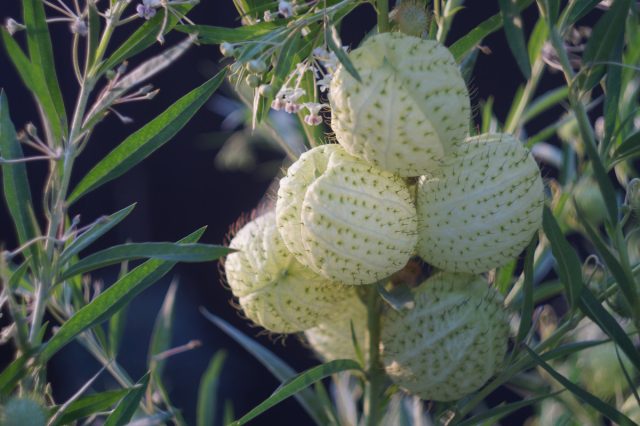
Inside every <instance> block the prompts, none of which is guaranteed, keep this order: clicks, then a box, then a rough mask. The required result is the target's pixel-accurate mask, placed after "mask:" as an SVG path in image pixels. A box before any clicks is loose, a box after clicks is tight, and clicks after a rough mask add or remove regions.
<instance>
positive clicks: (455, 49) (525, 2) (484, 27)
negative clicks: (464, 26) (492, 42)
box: [449, 0, 533, 63]
mask: <svg viewBox="0 0 640 426" xmlns="http://www.w3.org/2000/svg"><path fill="white" fill-rule="evenodd" d="M531 3H533V0H518V1H517V6H518V11H522V10H524V9H526V8H527V7H528V6H529V5H530V4H531ZM500 28H502V15H501V14H500V13H498V14H495V15H493V16H492V17H490V18H488V19H486V20H484V21H482V22H481V23H480V24H478V25H477V26H476V27H475V28H474V29H472V30H471V31H469V32H468V33H467V34H466V35H465V36H464V37H461V38H460V39H458V40H457V41H456V42H455V43H453V44H452V45H451V46H450V47H449V51H450V52H451V54H452V55H453V57H454V58H455V59H456V62H458V63H459V62H460V61H461V60H462V59H463V58H464V57H465V56H466V55H467V54H468V53H469V52H471V51H472V50H473V49H475V47H476V46H477V45H478V44H480V42H482V39H484V38H485V37H487V36H488V35H490V34H493V33H494V32H496V31H498V30H499V29H500Z"/></svg>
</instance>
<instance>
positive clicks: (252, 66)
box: [247, 59, 267, 74]
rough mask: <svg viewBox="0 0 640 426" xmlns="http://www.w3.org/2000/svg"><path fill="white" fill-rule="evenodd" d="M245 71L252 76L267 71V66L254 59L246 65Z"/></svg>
mask: <svg viewBox="0 0 640 426" xmlns="http://www.w3.org/2000/svg"><path fill="white" fill-rule="evenodd" d="M247 70H248V71H249V72H252V73H254V74H262V73H264V72H265V71H266V70H267V64H265V63H264V61H261V60H259V59H254V60H251V61H249V62H248V63H247Z"/></svg>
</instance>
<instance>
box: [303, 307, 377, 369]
mask: <svg viewBox="0 0 640 426" xmlns="http://www.w3.org/2000/svg"><path fill="white" fill-rule="evenodd" d="M352 324H353V332H354V333H353V334H355V341H356V342H357V343H358V346H359V348H360V351H361V353H362V356H363V357H364V358H365V360H366V359H367V354H368V353H369V331H368V328H367V308H366V306H365V305H364V304H363V303H362V301H360V299H359V298H358V297H357V296H356V295H354V297H353V298H352V299H351V302H350V303H348V304H347V305H346V306H345V308H344V310H343V311H341V312H336V313H335V314H334V315H333V316H332V317H331V319H330V320H329V321H325V322H322V323H320V325H318V326H317V327H314V328H311V329H309V330H307V331H305V332H304V336H305V338H306V340H307V342H308V343H309V345H310V346H311V348H313V350H314V351H315V352H316V353H317V354H318V355H319V357H320V358H321V359H322V360H324V361H333V360H336V359H354V360H358V355H357V353H356V349H355V345H354V339H353V334H352V332H351V325H352Z"/></svg>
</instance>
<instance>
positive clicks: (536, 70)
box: [505, 56, 544, 133]
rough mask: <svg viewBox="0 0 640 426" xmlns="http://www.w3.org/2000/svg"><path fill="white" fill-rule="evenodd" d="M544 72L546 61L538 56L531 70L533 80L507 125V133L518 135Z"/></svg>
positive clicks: (525, 89) (527, 86)
mask: <svg viewBox="0 0 640 426" xmlns="http://www.w3.org/2000/svg"><path fill="white" fill-rule="evenodd" d="M543 71H544V61H543V60H542V59H541V58H540V56H538V57H537V58H536V60H535V62H534V63H533V67H532V68H531V78H530V79H529V81H527V84H526V86H525V87H524V91H523V92H522V96H521V97H520V101H519V102H518V105H517V107H516V109H515V111H514V113H513V115H512V116H511V117H509V118H510V120H509V121H508V122H507V123H506V124H505V131H506V132H507V133H518V131H519V129H520V128H521V127H522V124H524V123H521V121H522V115H523V114H524V111H525V109H526V108H527V106H528V105H529V103H530V102H531V100H532V98H533V94H534V93H535V91H536V89H537V88H538V83H539V82H540V78H541V77H542V74H543Z"/></svg>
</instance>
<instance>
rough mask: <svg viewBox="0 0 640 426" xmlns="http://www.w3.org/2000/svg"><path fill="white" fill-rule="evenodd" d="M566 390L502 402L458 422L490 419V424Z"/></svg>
mask: <svg viewBox="0 0 640 426" xmlns="http://www.w3.org/2000/svg"><path fill="white" fill-rule="evenodd" d="M561 392H564V391H558V392H550V393H547V394H544V395H538V396H534V397H532V398H528V399H525V400H522V401H517V402H511V403H509V404H501V405H498V406H496V407H493V408H490V409H488V410H486V411H483V412H481V413H480V414H476V415H475V416H473V417H470V418H468V419H467V420H465V421H463V422H460V423H457V425H458V426H473V425H478V424H480V422H483V421H486V420H490V421H491V423H490V424H496V423H497V422H498V421H499V420H500V419H502V418H504V417H506V416H508V415H509V414H511V413H513V412H514V411H517V410H520V409H522V408H525V407H528V406H530V405H535V404H537V403H539V402H542V401H544V400H545V399H547V398H550V397H553V396H556V395H558V394H560V393H561Z"/></svg>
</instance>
